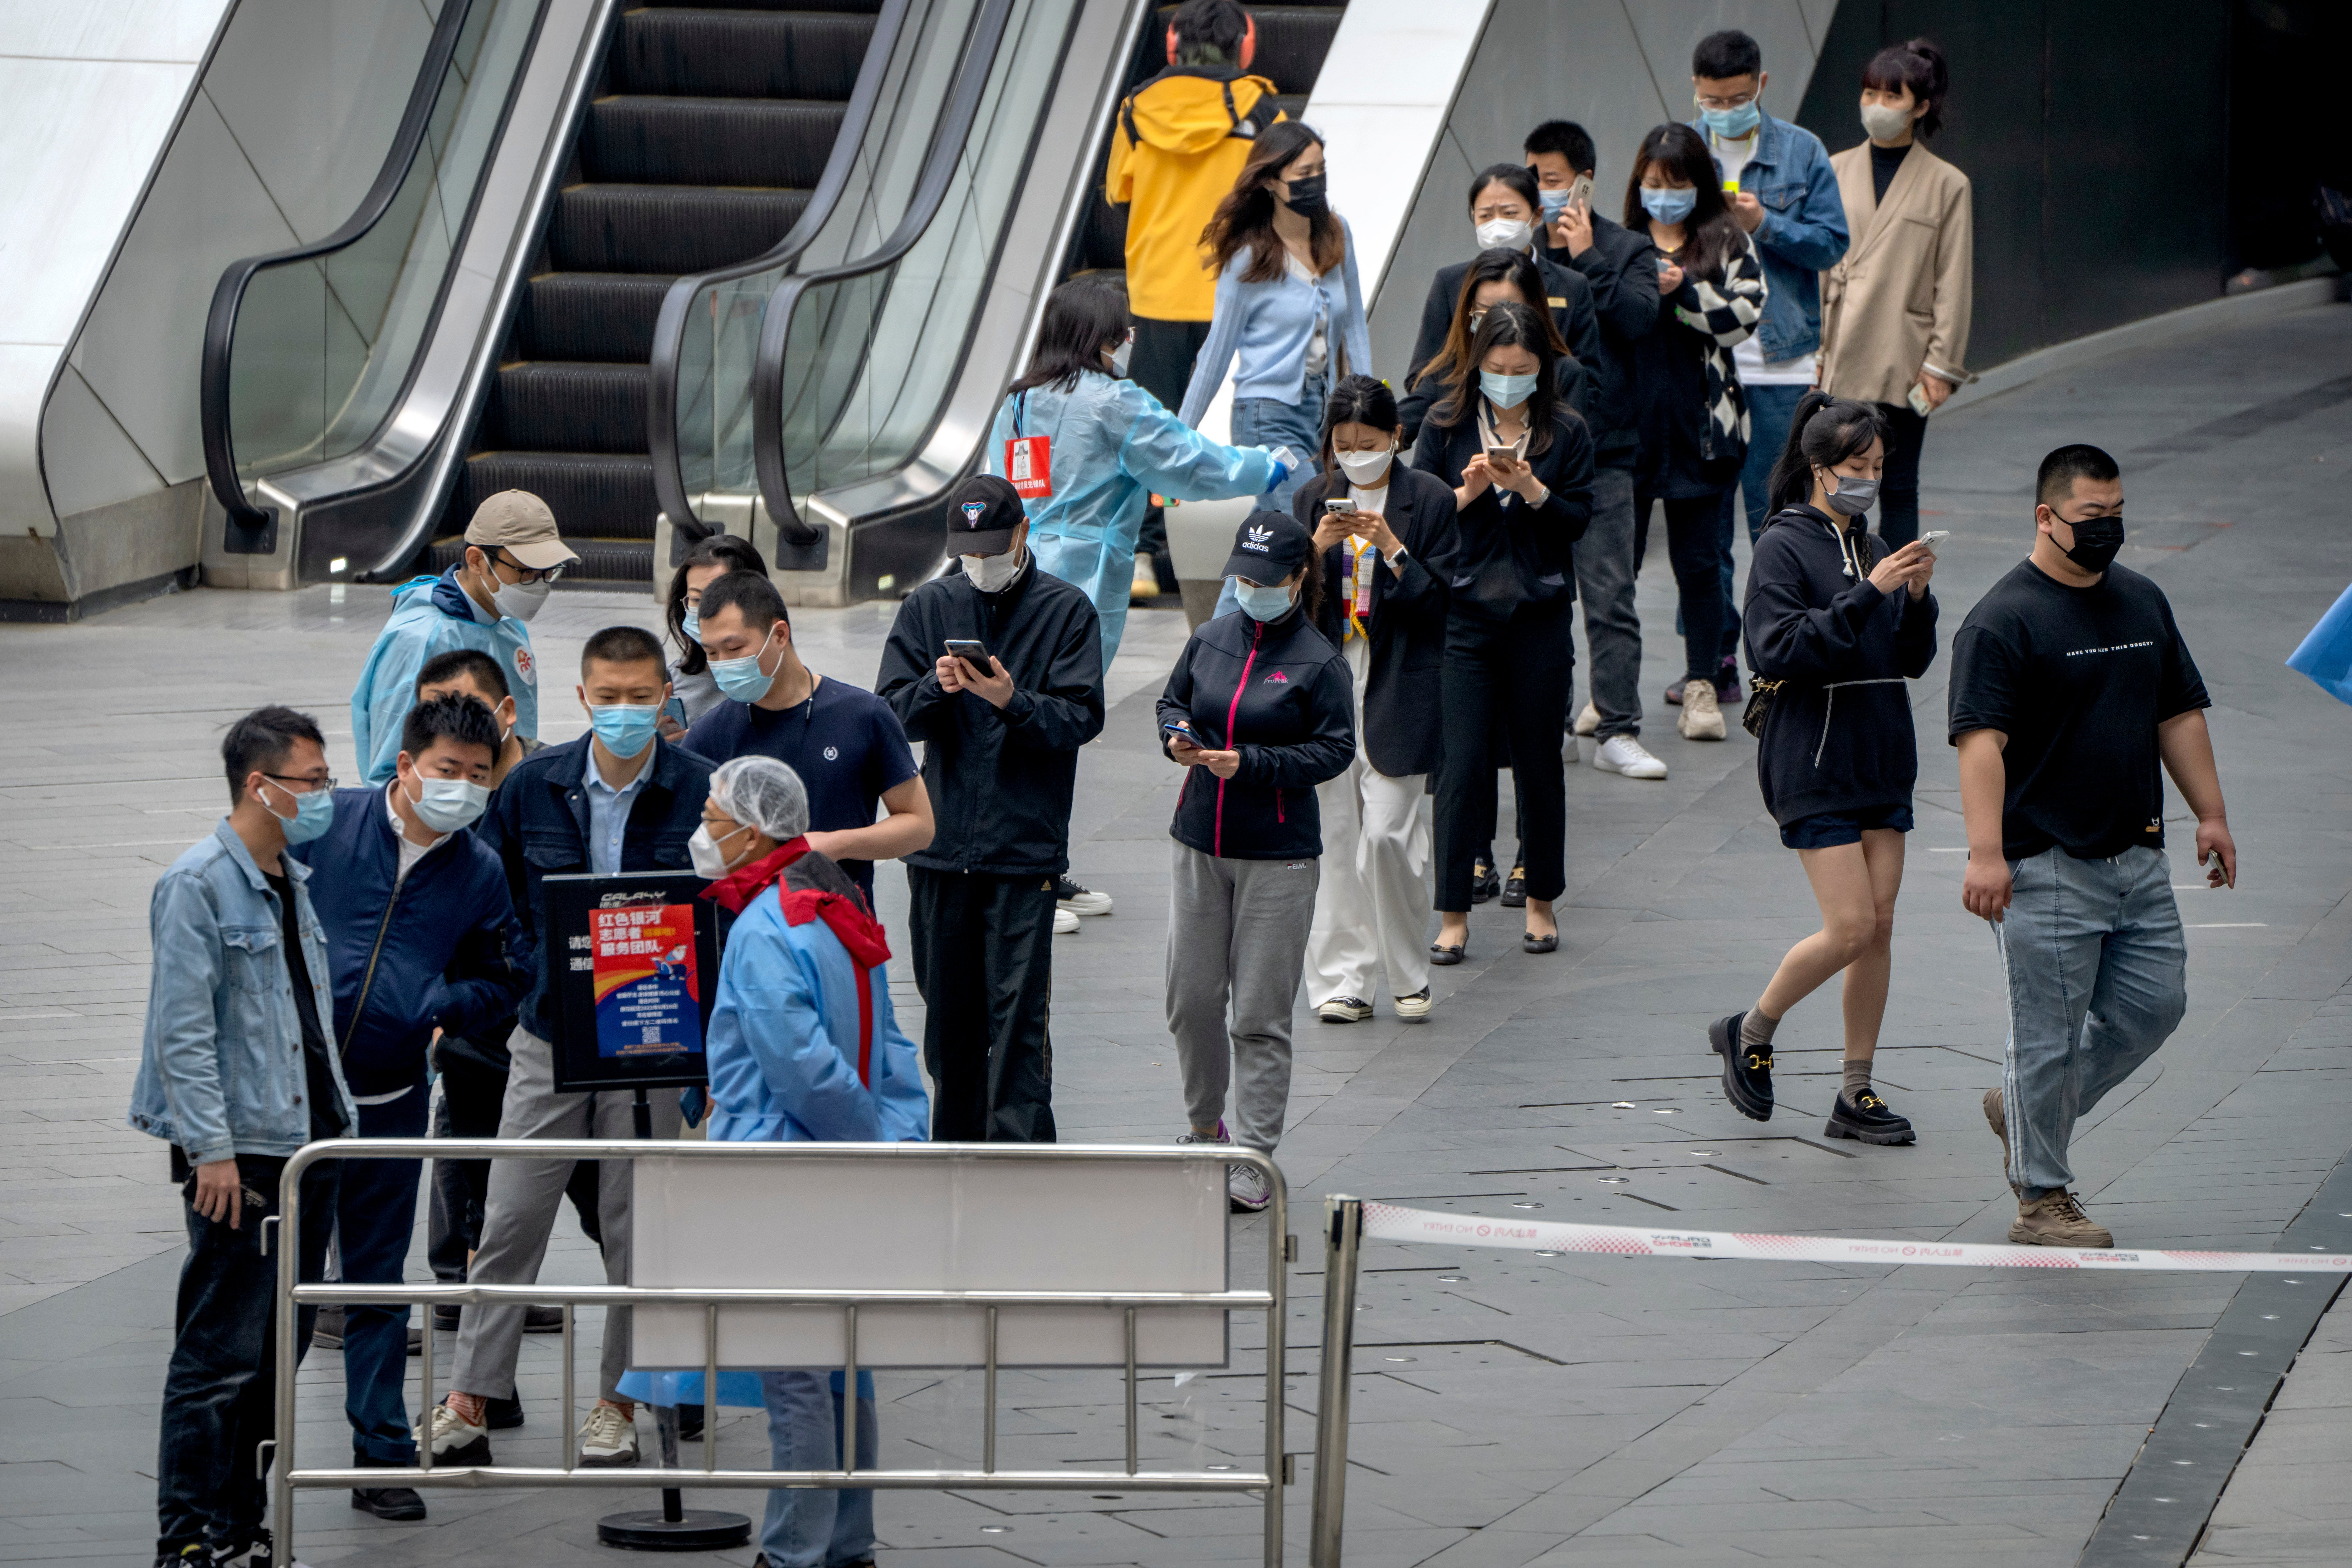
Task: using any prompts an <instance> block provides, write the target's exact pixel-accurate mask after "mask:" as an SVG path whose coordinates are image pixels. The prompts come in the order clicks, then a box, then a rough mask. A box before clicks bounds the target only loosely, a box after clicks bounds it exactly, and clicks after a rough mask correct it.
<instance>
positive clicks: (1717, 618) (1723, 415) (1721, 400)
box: [1625, 125, 1768, 741]
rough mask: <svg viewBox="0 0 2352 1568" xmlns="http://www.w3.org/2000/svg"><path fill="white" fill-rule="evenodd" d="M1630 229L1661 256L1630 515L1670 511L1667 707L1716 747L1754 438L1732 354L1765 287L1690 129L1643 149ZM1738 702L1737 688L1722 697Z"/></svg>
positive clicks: (1644, 363)
mask: <svg viewBox="0 0 2352 1568" xmlns="http://www.w3.org/2000/svg"><path fill="white" fill-rule="evenodd" d="M1625 226H1627V227H1628V228H1632V227H1635V226H1643V227H1645V228H1646V229H1647V231H1648V233H1649V236H1650V243H1651V244H1652V245H1654V246H1655V247H1657V254H1658V300H1659V302H1660V305H1661V307H1662V308H1661V309H1660V310H1659V311H1658V324H1657V325H1656V326H1654V327H1653V328H1652V329H1651V330H1650V335H1649V336H1648V337H1646V338H1644V339H1643V340H1642V342H1641V343H1640V345H1639V347H1638V349H1637V350H1636V352H1635V353H1634V356H1633V384H1634V386H1635V388H1636V394H1637V397H1638V406H1639V422H1640V425H1641V430H1642V462H1641V467H1640V468H1639V469H1638V470H1636V474H1635V479H1634V484H1633V515H1634V517H1635V518H1636V519H1646V518H1647V517H1648V516H1649V515H1650V503H1651V502H1652V501H1653V500H1663V501H1664V502H1665V503H1666V549H1667V552H1668V553H1669V555H1670V556H1671V557H1672V558H1673V561H1674V569H1675V594H1676V596H1677V597H1678V598H1679V599H1680V601H1681V605H1682V613H1681V621H1682V630H1683V661H1684V662H1683V672H1684V679H1683V680H1681V681H1678V682H1676V683H1675V685H1674V686H1672V687H1669V688H1668V689H1667V690H1666V700H1667V701H1668V702H1679V703H1681V704H1682V715H1681V717H1680V718H1679V719H1677V720H1676V721H1675V729H1676V730H1677V731H1679V732H1680V733H1681V734H1682V736H1683V738H1684V739H1685V740H1691V741H1720V740H1722V739H1723V736H1724V728H1723V711H1722V710H1721V708H1720V707H1719V706H1718V705H1717V704H1718V700H1723V699H1724V697H1725V694H1724V693H1720V692H1718V691H1717V687H1716V685H1715V675H1716V671H1717V665H1718V664H1719V662H1720V660H1719V658H1718V657H1717V655H1718V653H1719V651H1720V649H1721V647H1722V641H1723V617H1724V610H1725V604H1724V598H1723V574H1722V553H1721V552H1722V550H1723V549H1724V548H1726V546H1725V544H1724V538H1723V531H1724V530H1725V529H1726V528H1727V527H1728V526H1729V524H1728V522H1727V521H1726V520H1727V518H1729V516H1730V515H1731V490H1732V487H1733V485H1735V484H1736V483H1738V479H1739V474H1740V465H1741V463H1742V461H1743V460H1744V459H1745V458H1746V457H1747V453H1748V443H1749V441H1750V440H1751V439H1752V438H1753V437H1752V436H1751V433H1750V428H1749V424H1748V401H1747V393H1746V390H1745V388H1743V387H1742V385H1741V384H1740V380H1739V372H1738V367H1737V365H1736V364H1735V363H1734V362H1733V350H1734V348H1735V347H1736V346H1737V345H1738V344H1739V343H1741V342H1746V341H1747V339H1748V336H1749V335H1750V334H1752V333H1753V332H1754V331H1756V324H1757V322H1758V321H1759V320H1760V319H1761V318H1762V316H1763V313H1764V307H1765V303H1766V296H1767V292H1768V290H1767V285H1766V283H1765V281H1764V271H1763V266H1762V264H1761V263H1760V262H1759V261H1758V259H1757V257H1756V247H1754V245H1752V244H1751V243H1749V241H1748V237H1747V236H1746V235H1745V234H1743V233H1742V232H1740V228H1739V226H1738V223H1736V222H1735V221H1733V218H1732V216H1731V210H1730V208H1729V207H1728V206H1727V205H1725V203H1724V198H1723V193H1722V191H1721V190H1719V189H1717V184H1716V178H1715V164H1714V162H1713V160H1712V159H1711V158H1709V156H1708V154H1707V150H1706V142H1702V141H1701V140H1700V139H1699V135H1698V132H1695V131H1693V130H1692V129H1691V128H1690V127H1689V126H1687V125H1661V126H1658V127H1657V128H1656V129H1654V130H1653V131H1652V132H1650V133H1649V134H1648V135H1647V136H1644V137H1643V138H1642V150H1641V152H1640V153H1639V154H1638V155H1637V156H1636V157H1635V158H1634V160H1633V178H1632V179H1631V180H1630V181H1628V182H1627V184H1626V187H1625ZM1646 531H1647V529H1646V526H1644V528H1643V532H1644V533H1646ZM1638 548H1639V547H1638V542H1637V559H1638ZM1692 680H1696V682H1697V683H1698V684H1697V687H1696V689H1694V688H1693V687H1692V686H1691V685H1690V682H1691V681H1692ZM1728 700H1738V689H1737V687H1736V685H1735V686H1734V687H1733V688H1732V689H1730V690H1729V692H1728Z"/></svg>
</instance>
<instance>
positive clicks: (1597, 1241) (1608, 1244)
mask: <svg viewBox="0 0 2352 1568" xmlns="http://www.w3.org/2000/svg"><path fill="white" fill-rule="evenodd" d="M1364 1234H1365V1235H1366V1236H1367V1237H1374V1238H1377V1239H1379V1240H1381V1241H1442V1242H1449V1243H1451V1244H1453V1245H1454V1246H1456V1247H1515V1248H1517V1249H1519V1250H1522V1251H1531V1252H1597V1253H1607V1254H1613V1255H1615V1256H1618V1257H1621V1258H1759V1259H1767V1260H1771V1261H1778V1262H1796V1263H1892V1264H1915V1263H1926V1264H1943V1265H1947V1266H1950V1267H1957V1268H2124V1269H2146V1270H2170V1271H2177V1272H2188V1273H2192V1274H2243V1273H2256V1274H2288V1273H2293V1272H2295V1271H2296V1270H2298V1269H2307V1270H2309V1271H2310V1272H2312V1273H2315V1274H2331V1273H2345V1272H2352V1255H2347V1254H2343V1253H2316V1252H2304V1253H2294V1252H2183V1251H2156V1250H2151V1249H2147V1248H2141V1249H2137V1250H2131V1251H2126V1250H2122V1249H2120V1248H2116V1249H2109V1250H2105V1251H2100V1250H2097V1249H2095V1248H2091V1247H2015V1246H2011V1245H2010V1244H2009V1243H2007V1242H1999V1243H1988V1242H1976V1241H1879V1240H1864V1239H1860V1238H1855V1237H1838V1236H1772V1235H1766V1234H1761V1233H1756V1234H1751V1233H1748V1232H1744V1231H1715V1230H1640V1229H1636V1228H1634V1227H1633V1226H1618V1225H1569V1224H1564V1223H1561V1222H1558V1221H1552V1220H1528V1219H1491V1218H1488V1217H1487V1216H1486V1215H1461V1214H1437V1213H1434V1212H1433V1211H1431V1210H1429V1209H1408V1208H1399V1207H1398V1206H1397V1205H1394V1204H1382V1203H1370V1202H1368V1203H1366V1204H1365V1205H1364Z"/></svg>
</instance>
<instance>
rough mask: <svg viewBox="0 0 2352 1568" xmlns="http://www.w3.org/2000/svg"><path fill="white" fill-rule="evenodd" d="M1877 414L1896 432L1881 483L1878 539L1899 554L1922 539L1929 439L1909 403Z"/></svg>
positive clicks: (1889, 406) (1887, 405)
mask: <svg viewBox="0 0 2352 1568" xmlns="http://www.w3.org/2000/svg"><path fill="white" fill-rule="evenodd" d="M1878 411H1879V412H1880V413H1881V414H1884V415H1885V416H1886V423H1887V424H1888V425H1889V426H1893V432H1894V433H1893V436H1892V437H1891V438H1890V439H1889V440H1888V441H1887V443H1886V468H1885V471H1884V472H1883V473H1882V474H1881V475H1880V477H1879V480H1878V537H1879V538H1880V539H1882V540H1884V541H1885V542H1886V545H1887V548H1888V549H1890V550H1900V549H1902V548H1903V547H1904V546H1905V545H1906V544H1908V543H1910V542H1912V541H1913V540H1915V539H1916V538H1918V537H1919V449H1920V447H1922V446H1924V445H1925V444H1926V442H1927V419H1926V418H1925V417H1924V416H1921V415H1917V414H1914V413H1913V412H1911V405H1909V404H1907V403H1882V404H1880V405H1878Z"/></svg>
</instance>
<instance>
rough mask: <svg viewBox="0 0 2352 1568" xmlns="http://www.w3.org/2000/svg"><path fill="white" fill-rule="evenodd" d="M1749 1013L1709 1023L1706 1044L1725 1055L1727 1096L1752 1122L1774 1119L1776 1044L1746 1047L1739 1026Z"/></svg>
mask: <svg viewBox="0 0 2352 1568" xmlns="http://www.w3.org/2000/svg"><path fill="white" fill-rule="evenodd" d="M1747 1019H1748V1015H1747V1014H1745V1013H1734V1014H1733V1015H1732V1016H1730V1017H1728V1018H1717V1020H1716V1021H1715V1022H1714V1023H1712V1024H1709V1025H1708V1026H1706V1043H1707V1046H1708V1047H1709V1048H1710V1049H1712V1050H1713V1051H1714V1052H1715V1053H1716V1054H1717V1055H1718V1056H1720V1057H1721V1058H1723V1098H1724V1099H1726V1100H1729V1101H1731V1109H1732V1110H1737V1111H1738V1112H1739V1114H1740V1115H1742V1116H1745V1117H1746V1118H1748V1120H1749V1121H1771V1120H1772V1047H1769V1046H1743V1045H1741V1044H1740V1043H1739V1026H1740V1025H1741V1024H1743V1023H1745V1022H1746V1021H1747Z"/></svg>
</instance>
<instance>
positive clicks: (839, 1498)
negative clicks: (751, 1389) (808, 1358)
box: [760, 1370, 879, 1568]
mask: <svg viewBox="0 0 2352 1568" xmlns="http://www.w3.org/2000/svg"><path fill="white" fill-rule="evenodd" d="M840 1378H841V1373H837V1372H836V1373H822V1372H803V1371H797V1370H794V1371H786V1372H763V1373H761V1374H760V1391H761V1393H762V1394H765V1395H766V1396H767V1402H768V1452H769V1455H770V1456H771V1460H772V1465H771V1468H774V1469H779V1470H835V1469H839V1468H841V1405H842V1396H841V1392H840V1390H838V1389H836V1388H835V1386H834V1384H835V1383H837V1382H838V1381H839V1380H840ZM873 1386H874V1385H873V1384H872V1382H871V1381H870V1377H869V1374H868V1373H858V1374H857V1468H859V1469H861V1470H870V1469H873V1468H875V1466H876V1464H877V1459H878V1454H879V1445H878V1442H877V1435H876V1433H875V1429H874V1394H873ZM760 1551H761V1554H762V1555H764V1556H765V1557H766V1558H767V1560H768V1568H843V1564H845V1563H858V1562H863V1561H865V1560H866V1559H867V1558H870V1557H872V1556H873V1555H874V1493H873V1491H872V1489H869V1488H855V1487H853V1488H844V1489H839V1490H835V1489H830V1488H799V1487H794V1488H778V1489H776V1490H774V1491H772V1492H770V1493H769V1494H768V1514H767V1518H766V1519H765V1520H764V1521H761V1526H760Z"/></svg>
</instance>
